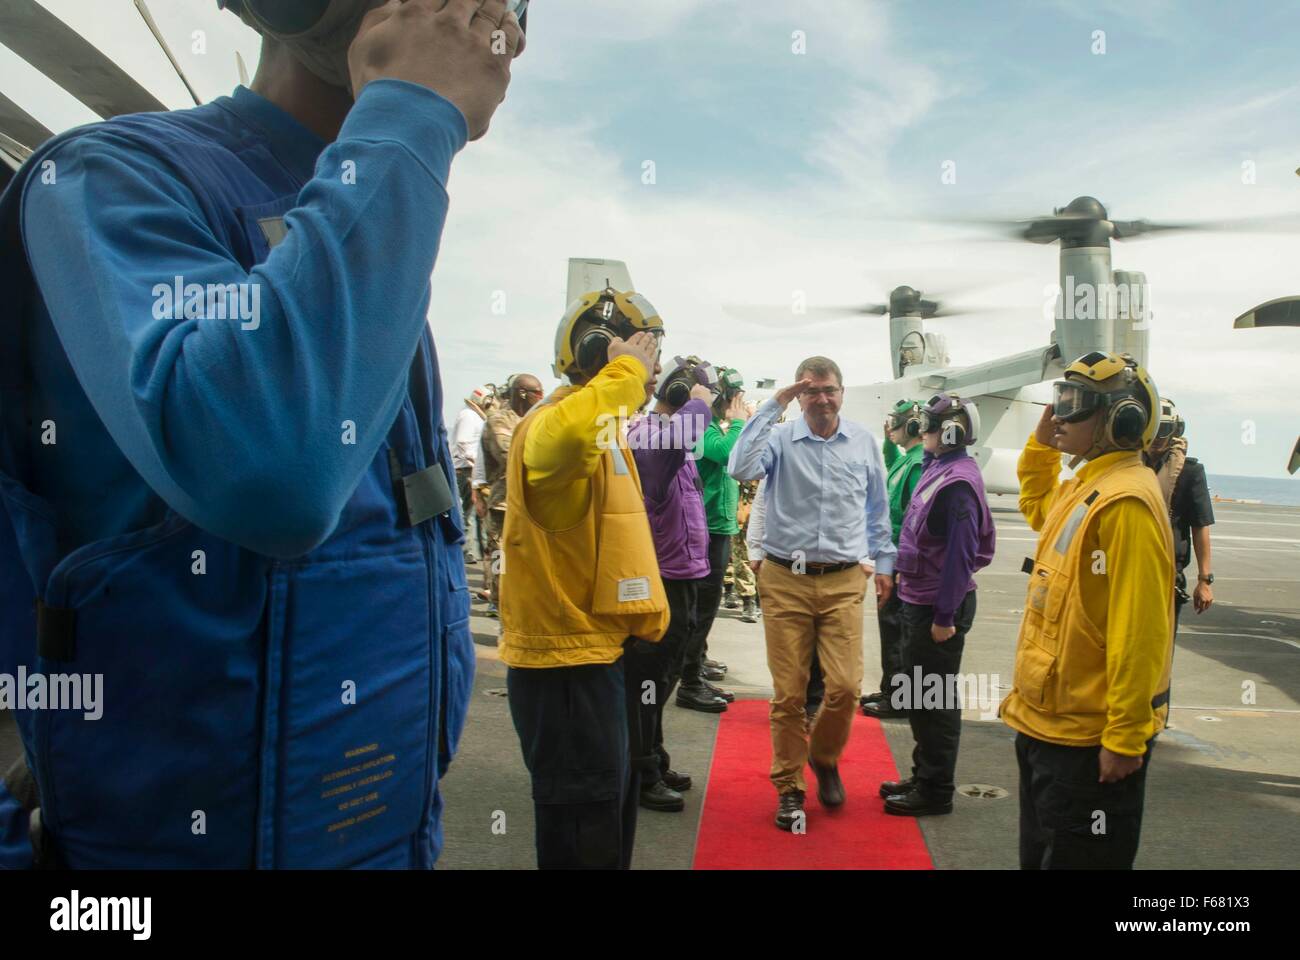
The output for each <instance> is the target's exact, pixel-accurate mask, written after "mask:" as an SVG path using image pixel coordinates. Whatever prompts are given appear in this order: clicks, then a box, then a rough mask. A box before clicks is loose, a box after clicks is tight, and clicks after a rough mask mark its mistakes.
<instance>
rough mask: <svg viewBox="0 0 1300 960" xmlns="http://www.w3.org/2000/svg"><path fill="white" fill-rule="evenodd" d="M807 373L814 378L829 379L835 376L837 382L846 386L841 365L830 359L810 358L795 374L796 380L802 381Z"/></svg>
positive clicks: (800, 365)
mask: <svg viewBox="0 0 1300 960" xmlns="http://www.w3.org/2000/svg"><path fill="white" fill-rule="evenodd" d="M805 373H811V374H812V375H813V376H814V377H829V376H831V375H832V374H834V376H835V382H836V383H838V384H839V385H840V386H841V387H842V386H844V374H842V373H840V368H839V364H837V363H836V362H835V361H834V360H832V359H831V358H830V357H809V358H808V359H807V360H805V361H803V362H802V363H801V364H799V369H798V370H796V371H795V372H794V378H795V380H796V381H798V380H802V379H803V375H804V374H805Z"/></svg>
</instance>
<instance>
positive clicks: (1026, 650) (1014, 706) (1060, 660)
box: [1000, 455, 1174, 746]
mask: <svg viewBox="0 0 1300 960" xmlns="http://www.w3.org/2000/svg"><path fill="white" fill-rule="evenodd" d="M1124 497H1133V498H1136V499H1138V500H1139V501H1141V503H1143V504H1144V505H1145V506H1146V508H1147V509H1148V510H1150V511H1151V514H1152V516H1154V517H1155V518H1156V520H1157V527H1158V528H1159V529H1160V530H1161V531H1163V533H1164V546H1163V550H1164V553H1165V555H1166V556H1167V557H1168V558H1169V565H1170V570H1171V571H1172V569H1173V536H1172V534H1171V532H1170V530H1169V523H1168V520H1167V514H1166V513H1165V506H1164V501H1163V500H1162V498H1161V496H1160V487H1159V484H1158V483H1157V481H1156V477H1155V474H1154V473H1153V472H1152V471H1151V470H1150V468H1148V467H1146V466H1145V465H1144V464H1143V463H1142V462H1141V459H1140V458H1139V457H1138V456H1137V455H1134V456H1132V457H1124V458H1121V459H1119V460H1118V461H1117V462H1116V463H1115V464H1114V465H1113V466H1111V467H1109V468H1108V469H1106V470H1104V471H1103V472H1101V473H1100V474H1098V475H1097V476H1096V477H1093V478H1090V479H1089V480H1087V481H1084V480H1082V479H1081V478H1078V477H1076V478H1074V479H1071V480H1067V481H1066V482H1065V483H1063V484H1061V486H1060V488H1059V489H1058V490H1057V492H1056V499H1055V502H1054V503H1053V504H1052V506H1051V508H1050V511H1049V513H1048V515H1047V518H1046V521H1045V522H1044V524H1043V529H1042V531H1041V532H1040V534H1039V538H1038V547H1037V550H1036V553H1035V556H1034V559H1033V566H1032V570H1030V569H1029V564H1028V562H1027V563H1026V570H1027V571H1028V572H1029V590H1028V595H1027V598H1026V600H1025V612H1024V618H1023V619H1022V620H1021V623H1020V638H1019V641H1018V644H1017V648H1016V664H1015V675H1014V680H1013V689H1012V692H1011V693H1010V694H1009V695H1008V696H1007V698H1006V699H1005V700H1003V701H1002V706H1001V709H1000V714H1001V716H1002V719H1003V720H1004V721H1005V722H1006V724H1007V725H1008V726H1010V727H1012V728H1013V729H1016V730H1019V731H1021V732H1022V733H1026V734H1028V735H1030V736H1032V737H1036V738H1038V739H1040V740H1045V741H1047V742H1049V743H1058V744H1064V745H1067V746H1092V745H1095V744H1098V743H1100V742H1101V739H1102V732H1103V730H1104V729H1105V726H1106V722H1107V674H1106V636H1105V634H1104V633H1103V632H1102V631H1101V630H1100V629H1099V628H1098V627H1097V626H1096V624H1094V623H1093V621H1092V620H1091V618H1090V617H1089V616H1088V614H1087V611H1086V610H1085V608H1084V606H1083V603H1082V600H1081V596H1080V590H1079V584H1078V578H1079V576H1080V575H1081V574H1080V571H1084V572H1085V575H1092V574H1091V573H1090V571H1091V570H1092V569H1093V564H1094V563H1095V562H1096V560H1095V559H1094V558H1092V557H1084V556H1083V549H1084V542H1085V536H1084V532H1085V531H1086V530H1088V529H1089V525H1090V524H1092V523H1094V522H1096V518H1097V514H1098V513H1099V512H1100V511H1101V510H1102V509H1104V508H1105V507H1106V506H1107V505H1108V504H1111V503H1114V502H1115V501H1117V500H1120V499H1122V498H1124ZM1098 559H1101V560H1102V561H1103V562H1104V558H1098ZM1151 598H1152V602H1153V603H1156V602H1159V603H1167V604H1168V605H1169V611H1168V613H1169V624H1170V630H1169V635H1168V637H1167V638H1166V639H1165V640H1164V641H1163V642H1164V644H1165V650H1164V669H1163V673H1162V676H1161V679H1160V682H1159V684H1158V687H1157V690H1156V691H1153V694H1154V695H1153V697H1152V699H1151V711H1152V713H1151V725H1150V730H1149V732H1148V733H1146V735H1145V736H1144V737H1143V739H1144V740H1146V739H1149V738H1150V737H1152V736H1155V735H1156V734H1157V733H1159V732H1160V731H1161V730H1162V729H1163V728H1164V726H1165V718H1166V716H1167V715H1168V712H1169V705H1168V704H1169V676H1170V668H1171V666H1172V663H1173V650H1174V635H1173V597H1172V594H1171V593H1168V592H1161V591H1160V590H1159V589H1153V590H1152V594H1151Z"/></svg>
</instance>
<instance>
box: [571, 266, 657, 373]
mask: <svg viewBox="0 0 1300 960" xmlns="http://www.w3.org/2000/svg"><path fill="white" fill-rule="evenodd" d="M641 331H645V332H646V333H650V334H653V335H654V337H655V339H656V340H662V339H663V335H664V324H663V321H662V320H661V319H660V318H659V311H657V310H656V309H655V308H654V307H653V306H652V305H651V304H650V301H649V300H647V299H646V298H645V297H643V296H641V294H639V293H635V292H633V291H628V292H627V293H621V292H620V291H618V290H615V289H614V288H613V287H606V288H605V289H604V290H593V291H592V292H591V293H584V294H583V295H582V296H581V297H579V298H578V299H577V300H575V301H573V303H571V304H569V308H568V309H567V310H565V311H564V317H563V318H562V319H561V320H560V325H559V326H558V327H557V328H556V330H555V363H554V364H553V365H552V367H551V369H552V371H554V373H555V375H556V376H557V377H568V376H569V374H570V373H572V372H577V373H581V374H583V375H585V376H588V377H590V376H592V375H593V374H595V373H596V372H597V371H598V370H600V368H601V367H603V366H604V365H605V364H606V363H608V362H609V345H610V343H611V342H612V341H613V340H614V338H615V337H621V338H623V339H627V338H628V337H630V336H632V334H634V333H638V332H641Z"/></svg>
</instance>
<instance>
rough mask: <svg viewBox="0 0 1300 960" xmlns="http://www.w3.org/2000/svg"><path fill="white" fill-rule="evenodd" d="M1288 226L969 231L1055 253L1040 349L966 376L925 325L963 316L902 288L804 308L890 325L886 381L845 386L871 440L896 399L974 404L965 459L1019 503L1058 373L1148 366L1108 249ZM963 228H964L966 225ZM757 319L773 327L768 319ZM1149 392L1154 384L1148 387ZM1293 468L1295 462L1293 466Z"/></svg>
mask: <svg viewBox="0 0 1300 960" xmlns="http://www.w3.org/2000/svg"><path fill="white" fill-rule="evenodd" d="M1283 222H1287V223H1293V222H1294V218H1255V219H1246V218H1242V219H1235V220H1219V221H1185V222H1178V223H1152V222H1150V221H1147V220H1113V219H1111V218H1110V214H1109V213H1108V212H1107V210H1106V208H1105V207H1104V206H1103V205H1102V204H1101V203H1100V202H1099V201H1098V200H1096V199H1095V198H1093V197H1078V198H1076V199H1075V200H1073V201H1071V202H1070V203H1069V204H1068V205H1067V206H1065V207H1061V208H1057V209H1055V210H1054V211H1053V212H1052V214H1051V215H1049V216H1044V217H1035V218H1030V219H1025V220H1008V221H998V220H994V221H975V222H974V223H975V224H977V225H979V226H982V227H992V228H995V229H996V230H997V231H998V232H999V233H1001V234H1003V235H1005V236H1007V237H1009V238H1011V239H1018V240H1024V241H1028V242H1030V243H1053V242H1058V241H1059V243H1060V270H1059V286H1058V287H1057V291H1056V308H1055V311H1054V317H1055V324H1054V329H1053V330H1052V332H1051V335H1050V338H1049V341H1048V343H1047V344H1045V345H1043V346H1039V347H1034V348H1033V349H1029V350H1025V351H1023V352H1021V353H1016V354H1012V355H1010V356H1006V357H1000V358H998V359H995V360H989V361H987V362H985V363H979V364H975V365H973V366H968V367H955V366H951V365H950V361H949V357H948V354H947V349H946V344H945V341H944V338H943V337H942V335H939V334H934V333H927V332H926V331H925V328H924V327H925V321H926V320H929V319H932V318H942V317H947V316H955V315H957V314H959V313H962V312H966V311H963V310H961V309H959V308H955V307H952V306H950V305H949V306H945V304H944V303H943V302H941V301H939V300H937V299H927V298H926V296H925V294H924V292H923V291H921V290H918V289H915V288H913V287H910V286H900V287H896V288H895V289H894V290H893V291H892V292H891V294H890V297H889V302H888V303H887V304H866V305H862V306H857V307H828V308H818V309H816V310H814V308H811V307H810V308H807V313H808V314H814V313H816V314H817V315H819V316H820V317H821V318H822V319H825V318H827V317H835V316H840V317H862V316H865V315H882V316H888V317H889V349H890V359H891V363H892V366H893V379H892V380H888V381H883V382H880V383H874V384H869V385H866V386H847V387H846V389H845V395H844V406H843V408H842V409H843V412H844V415H845V416H848V417H851V418H852V419H855V420H858V421H859V422H862V423H865V424H867V425H868V426H869V427H870V428H871V429H872V430H879V429H880V427H879V426H878V425H879V424H882V423H883V421H884V419H885V417H886V415H887V414H888V412H889V411H890V410H891V409H892V408H893V406H894V404H895V403H897V402H898V401H899V400H902V399H916V400H921V401H922V402H924V401H926V400H928V399H929V398H930V397H931V396H933V395H934V394H936V393H939V392H943V391H948V392H953V393H957V394H959V395H960V396H963V397H966V398H968V399H971V400H973V401H975V403H976V405H977V407H978V408H979V412H980V426H981V429H980V435H979V437H978V439H977V441H976V443H975V445H974V446H973V447H972V449H971V454H972V456H974V457H975V459H976V460H977V461H978V462H979V463H980V467H981V469H982V471H983V474H984V484H985V487H986V489H987V490H988V492H989V493H997V494H1018V493H1019V482H1018V480H1017V478H1016V462H1017V460H1018V459H1019V457H1020V452H1021V450H1022V449H1023V448H1024V444H1025V439H1026V438H1027V437H1028V436H1029V435H1030V433H1032V432H1033V430H1034V426H1035V424H1037V422H1038V420H1039V418H1040V417H1041V416H1042V409H1043V406H1044V405H1045V404H1047V403H1048V402H1050V400H1051V386H1050V384H1051V382H1052V381H1054V380H1058V379H1060V378H1061V377H1062V376H1063V375H1064V372H1065V367H1066V366H1068V365H1069V364H1070V363H1072V362H1073V361H1074V360H1076V359H1077V358H1079V357H1081V356H1083V355H1084V354H1086V353H1090V352H1091V351H1094V350H1099V351H1105V352H1115V353H1127V354H1129V355H1131V356H1132V357H1133V358H1134V359H1135V360H1137V362H1138V363H1140V364H1142V365H1143V366H1146V365H1147V356H1148V354H1147V348H1148V342H1149V332H1150V321H1151V319H1152V317H1151V312H1150V301H1149V298H1148V293H1147V280H1146V275H1145V274H1143V273H1141V272H1137V271H1127V270H1113V269H1112V268H1111V252H1110V244H1111V241H1112V240H1127V239H1131V238H1134V237H1139V236H1143V235H1146V234H1151V233H1160V232H1171V231H1178V230H1251V229H1259V230H1267V229H1275V228H1277V227H1278V226H1279V225H1280V224H1281V223H1283ZM966 225H971V222H970V221H967V222H966ZM759 309H760V310H763V311H764V313H763V314H762V315H763V316H765V317H766V322H769V323H770V322H771V316H772V314H771V309H770V308H759ZM728 312H730V313H733V314H735V315H737V316H739V317H742V318H744V317H746V316H747V315H748V316H751V317H757V316H759V314H755V313H754V311H753V309H752V308H745V307H732V308H729V309H728ZM781 322H782V323H783V325H788V326H789V327H792V328H794V327H797V326H799V325H800V323H802V322H807V317H800V316H792V315H791V314H790V313H789V312H788V311H787V312H786V315H785V317H784V318H783V320H782V321H781ZM1156 383H1157V386H1158V385H1159V378H1158V377H1157V378H1156ZM1297 453H1298V455H1300V445H1298V450H1297ZM1295 462H1296V460H1295V458H1294V457H1293V464H1294V463H1295Z"/></svg>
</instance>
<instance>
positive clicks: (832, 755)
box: [758, 560, 868, 793]
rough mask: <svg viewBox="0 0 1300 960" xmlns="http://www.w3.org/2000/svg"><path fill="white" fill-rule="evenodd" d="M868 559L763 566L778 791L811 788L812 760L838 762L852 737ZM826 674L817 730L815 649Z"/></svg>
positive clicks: (859, 685)
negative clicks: (816, 567) (808, 706)
mask: <svg viewBox="0 0 1300 960" xmlns="http://www.w3.org/2000/svg"><path fill="white" fill-rule="evenodd" d="M867 580H868V577H867V574H866V571H864V570H863V569H862V567H861V566H860V565H858V566H854V567H851V568H850V569H848V570H841V571H840V572H839V573H828V574H823V575H816V574H807V573H805V574H797V573H793V572H792V571H790V570H788V569H787V568H785V567H783V566H781V565H780V564H777V563H773V562H771V561H770V560H769V561H767V562H765V563H764V564H763V565H762V566H761V567H759V569H758V589H759V592H760V593H762V595H763V633H764V635H765V636H766V638H767V666H768V669H769V670H770V671H771V673H772V687H773V689H774V693H773V696H772V708H771V711H770V713H769V718H770V722H771V726H772V783H773V785H774V786H775V787H776V790H777V793H789V792H791V791H793V790H805V789H806V786H805V782H804V769H803V768H804V764H805V763H807V762H808V760H809V759H811V760H813V761H814V762H815V763H817V764H818V765H819V766H833V765H835V764H837V763H838V762H839V759H840V754H842V753H843V752H844V746H845V744H847V743H848V740H849V730H850V728H851V727H852V724H853V714H854V711H855V710H856V709H857V706H858V697H859V695H860V694H861V690H862V602H863V599H864V598H865V597H866V594H867ZM814 649H815V650H816V651H817V656H818V658H819V659H820V661H821V666H822V673H823V674H824V676H825V678H826V699H825V701H824V702H823V703H822V707H821V709H820V710H819V711H818V712H817V720H816V722H815V723H814V724H813V727H812V731H811V733H810V734H805V732H804V730H805V726H804V700H805V697H806V695H807V690H808V671H809V669H810V666H811V663H812V655H813V650H814Z"/></svg>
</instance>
